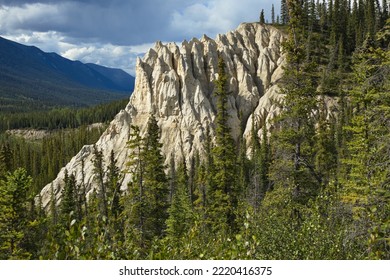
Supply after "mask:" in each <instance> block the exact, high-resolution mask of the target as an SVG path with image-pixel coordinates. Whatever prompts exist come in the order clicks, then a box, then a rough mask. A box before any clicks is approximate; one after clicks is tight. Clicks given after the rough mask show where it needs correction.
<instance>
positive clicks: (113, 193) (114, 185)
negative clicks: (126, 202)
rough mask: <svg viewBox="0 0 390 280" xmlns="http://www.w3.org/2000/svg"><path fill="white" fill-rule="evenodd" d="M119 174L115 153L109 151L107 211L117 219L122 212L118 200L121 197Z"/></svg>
mask: <svg viewBox="0 0 390 280" xmlns="http://www.w3.org/2000/svg"><path fill="white" fill-rule="evenodd" d="M121 179H122V178H121V174H120V170H119V168H118V167H117V160H116V159H115V153H114V151H113V150H111V154H110V163H109V165H108V167H107V186H108V189H109V192H108V193H109V196H110V197H109V199H108V203H109V209H110V216H112V217H113V218H114V219H117V218H118V216H119V214H120V213H121V212H122V208H121V205H120V203H119V199H120V196H121Z"/></svg>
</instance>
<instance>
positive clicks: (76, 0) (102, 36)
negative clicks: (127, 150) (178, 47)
mask: <svg viewBox="0 0 390 280" xmlns="http://www.w3.org/2000/svg"><path fill="white" fill-rule="evenodd" d="M272 3H274V4H275V12H276V14H278V13H279V10H280V8H279V3H280V1H279V0H198V1H195V0H65V1H59V0H0V36H3V37H5V38H7V39H10V40H14V41H17V42H19V43H22V44H26V45H35V46H37V47H39V48H41V49H42V50H43V51H46V52H57V53H59V54H61V55H63V56H65V57H67V58H69V59H72V60H81V61H83V62H92V63H97V64H101V65H104V66H109V67H115V68H122V69H124V70H125V71H127V72H129V73H130V74H133V75H134V71H135V69H134V66H135V60H136V57H137V56H142V55H143V54H144V53H145V52H146V51H147V50H148V49H149V48H150V47H152V46H153V45H154V42H155V41H157V40H160V41H163V42H171V41H174V42H182V41H183V40H184V39H187V40H189V39H191V38H193V37H197V38H199V37H201V36H202V35H203V34H207V35H208V36H209V37H211V38H215V36H216V34H218V33H226V32H227V31H229V30H233V29H235V28H236V27H237V26H238V25H239V24H240V23H241V22H251V21H257V20H258V18H259V13H260V11H261V9H264V11H265V15H266V17H267V18H270V14H271V5H272Z"/></svg>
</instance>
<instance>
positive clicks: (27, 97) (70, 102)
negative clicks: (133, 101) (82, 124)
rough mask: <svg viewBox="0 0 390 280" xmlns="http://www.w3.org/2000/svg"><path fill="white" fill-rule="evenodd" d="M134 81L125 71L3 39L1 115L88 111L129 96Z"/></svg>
mask: <svg viewBox="0 0 390 280" xmlns="http://www.w3.org/2000/svg"><path fill="white" fill-rule="evenodd" d="M133 89H134V77H132V76H131V75H129V74H127V73H126V72H124V71H123V70H119V69H112V68H106V67H103V66H98V65H94V64H90V63H88V64H83V63H81V62H80V61H72V60H69V59H66V58H64V57H62V56H60V55H58V54H56V53H46V52H43V51H41V50H40V49H38V48H36V47H33V46H25V45H22V44H19V43H16V42H13V41H10V40H6V39H4V38H2V37H0V111H1V112H3V113H4V112H11V113H15V112H16V113H19V112H30V111H36V110H47V109H52V108H58V107H60V106H62V107H65V106H72V107H83V106H84V107H85V106H91V105H96V104H100V103H107V102H110V101H113V100H119V99H122V98H125V97H127V96H129V95H130V94H131V93H132V91H133Z"/></svg>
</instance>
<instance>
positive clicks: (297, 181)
mask: <svg viewBox="0 0 390 280" xmlns="http://www.w3.org/2000/svg"><path fill="white" fill-rule="evenodd" d="M288 8H289V14H290V24H289V39H288V40H287V41H286V43H285V44H284V49H285V52H286V54H287V66H286V68H285V72H284V78H283V79H284V82H283V87H282V89H281V92H282V93H283V94H284V99H283V101H282V104H281V107H282V112H281V114H280V115H279V117H277V118H276V126H277V127H278V131H276V133H273V141H276V143H273V147H275V151H274V157H276V159H274V164H273V167H272V168H273V171H272V174H273V179H274V180H276V182H275V183H277V184H280V185H287V186H289V187H290V188H292V189H293V193H294V197H295V198H296V199H297V201H301V202H304V201H306V200H307V199H308V198H309V197H310V196H311V195H312V194H313V193H315V191H316V189H317V188H318V186H319V185H320V184H321V180H320V178H319V177H318V174H317V172H316V170H315V166H314V162H313V156H314V150H313V137H314V135H315V129H314V124H315V121H314V119H313V117H312V114H313V112H314V111H315V110H316V108H317V101H316V89H315V85H314V81H313V77H312V76H311V74H310V73H311V72H312V71H314V69H313V68H314V65H313V63H310V62H307V56H306V55H307V52H306V51H305V49H306V46H305V43H306V42H307V40H306V33H305V27H304V26H303V24H302V17H301V14H302V12H303V11H302V5H301V2H300V1H288Z"/></svg>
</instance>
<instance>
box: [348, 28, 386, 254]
mask: <svg viewBox="0 0 390 280" xmlns="http://www.w3.org/2000/svg"><path fill="white" fill-rule="evenodd" d="M389 30H390V21H388V24H387V26H386V27H385V28H384V29H383V30H382V32H380V33H379V36H378V39H377V40H378V41H377V43H376V44H377V45H384V46H386V47H385V48H375V47H372V46H367V47H366V48H365V49H362V50H361V51H360V52H358V53H357V54H356V55H355V63H354V74H355V82H356V86H355V87H354V88H353V89H352V90H351V91H350V92H349V97H350V99H351V103H352V104H351V105H352V106H353V108H355V110H354V114H353V116H352V120H351V123H350V124H349V125H347V126H345V130H346V131H348V132H350V138H349V140H348V142H347V148H348V156H347V157H346V158H345V159H344V161H343V162H344V164H345V165H346V167H347V168H346V174H344V178H343V180H342V185H343V200H344V201H345V202H346V203H347V204H349V205H351V206H352V207H353V213H354V218H355V220H356V222H358V223H360V226H361V228H363V230H364V229H367V231H365V232H364V236H365V238H366V239H367V240H368V244H369V247H368V252H369V254H370V258H379V259H383V258H384V259H387V258H389V256H390V250H389V249H388V241H386V238H385V236H388V235H389V221H388V213H389V196H388V195H387V194H388V191H389V184H388V179H389V170H390V168H389V167H390V160H389V156H388V154H389V153H388V151H389V147H390V141H389V139H390V129H389V128H390V126H389V123H390V114H389V112H390V101H389V100H390V99H389V93H390V83H389V80H390V79H389V78H390V68H389V65H390V59H389V58H390V51H389V45H390V32H389ZM386 193H387V194H386ZM367 224H368V225H369V226H368V228H365V226H364V225H367Z"/></svg>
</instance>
